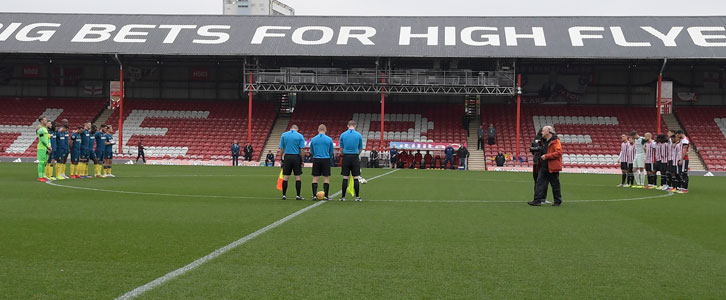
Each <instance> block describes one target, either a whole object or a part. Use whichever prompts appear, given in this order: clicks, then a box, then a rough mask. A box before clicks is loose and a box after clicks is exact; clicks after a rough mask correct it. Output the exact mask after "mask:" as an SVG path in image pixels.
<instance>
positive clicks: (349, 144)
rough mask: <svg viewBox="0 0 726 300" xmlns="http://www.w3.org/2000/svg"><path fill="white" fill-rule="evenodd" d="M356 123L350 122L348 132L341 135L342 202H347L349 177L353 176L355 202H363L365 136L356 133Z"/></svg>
mask: <svg viewBox="0 0 726 300" xmlns="http://www.w3.org/2000/svg"><path fill="white" fill-rule="evenodd" d="M355 126H356V123H355V121H353V120H350V121H348V130H346V131H345V132H343V134H341V135H340V148H341V149H343V164H342V165H341V167H342V170H341V172H340V174H341V175H343V189H342V191H343V196H342V197H340V201H345V191H346V190H347V189H348V179H349V178H350V177H349V175H351V174H352V175H353V178H354V179H353V187H354V188H355V201H358V202H360V201H363V199H361V198H360V181H359V179H360V157H358V155H360V151H361V150H363V136H361V135H360V133H358V132H357V131H355Z"/></svg>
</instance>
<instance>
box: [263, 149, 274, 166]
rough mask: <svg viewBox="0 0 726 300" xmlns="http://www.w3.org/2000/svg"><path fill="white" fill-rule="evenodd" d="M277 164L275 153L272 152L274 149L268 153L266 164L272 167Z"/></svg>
mask: <svg viewBox="0 0 726 300" xmlns="http://www.w3.org/2000/svg"><path fill="white" fill-rule="evenodd" d="M274 165H275V154H273V153H272V151H270V152H268V153H267V157H265V166H268V167H272V166H274Z"/></svg>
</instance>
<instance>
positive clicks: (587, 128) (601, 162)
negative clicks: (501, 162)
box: [483, 105, 666, 169]
mask: <svg viewBox="0 0 726 300" xmlns="http://www.w3.org/2000/svg"><path fill="white" fill-rule="evenodd" d="M515 112H516V107H515V106H513V105H486V106H485V107H484V112H483V114H484V117H483V120H484V124H490V123H492V124H494V126H495V128H496V129H497V144H496V145H493V146H488V145H487V147H486V148H485V149H486V150H485V155H486V158H487V165H488V166H490V167H494V166H495V165H496V164H495V163H494V161H493V157H494V156H496V155H497V153H500V152H501V153H503V154H505V155H507V156H513V155H515V152H516V144H515V142H516V114H515ZM655 122H656V111H655V108H654V107H653V108H650V107H603V106H597V107H596V106H554V105H523V106H522V115H521V126H522V130H521V144H520V154H521V156H522V158H523V161H522V162H519V161H517V162H514V161H511V160H510V161H508V162H507V165H508V166H510V167H531V166H532V154H531V153H530V152H529V146H530V144H531V143H532V140H533V139H534V137H535V135H536V133H537V130H539V129H540V128H542V127H543V126H545V125H552V126H554V128H555V131H556V132H557V134H558V136H559V137H560V138H561V139H562V143H563V148H564V149H565V154H564V155H563V163H564V165H565V167H570V168H593V169H606V168H616V167H617V159H618V154H619V152H620V135H621V134H623V133H626V132H630V131H632V130H637V131H638V132H639V133H640V134H643V133H644V132H646V131H649V132H655V129H654V126H653V124H655ZM663 128H666V127H665V123H663Z"/></svg>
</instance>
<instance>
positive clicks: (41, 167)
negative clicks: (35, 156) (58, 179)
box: [38, 161, 45, 178]
mask: <svg viewBox="0 0 726 300" xmlns="http://www.w3.org/2000/svg"><path fill="white" fill-rule="evenodd" d="M44 175H45V161H40V162H38V178H43V176H44Z"/></svg>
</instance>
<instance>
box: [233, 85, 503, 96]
mask: <svg viewBox="0 0 726 300" xmlns="http://www.w3.org/2000/svg"><path fill="white" fill-rule="evenodd" d="M384 88H385V92H386V93H387V94H429V95H490V96H513V95H514V94H515V88H514V87H501V86H437V85H415V86H413V85H383V84H376V85H372V84H364V85H355V84H352V85H325V84H287V83H253V84H249V83H245V85H244V91H245V92H248V91H252V92H278V93H290V92H297V93H361V94H380V93H382V92H383V91H384Z"/></svg>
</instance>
